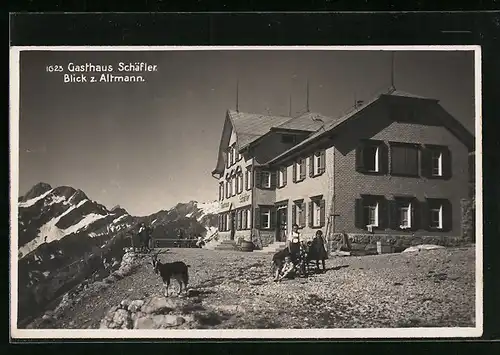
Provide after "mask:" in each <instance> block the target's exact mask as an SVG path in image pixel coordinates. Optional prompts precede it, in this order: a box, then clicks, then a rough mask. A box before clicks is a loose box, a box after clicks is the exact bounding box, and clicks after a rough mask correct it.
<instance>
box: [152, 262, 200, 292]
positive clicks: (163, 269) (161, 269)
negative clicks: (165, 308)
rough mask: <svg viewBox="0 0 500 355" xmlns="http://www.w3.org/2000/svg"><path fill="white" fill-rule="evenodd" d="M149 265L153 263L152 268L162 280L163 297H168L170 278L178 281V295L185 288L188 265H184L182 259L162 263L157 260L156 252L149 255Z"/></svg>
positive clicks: (187, 278) (187, 279)
mask: <svg viewBox="0 0 500 355" xmlns="http://www.w3.org/2000/svg"><path fill="white" fill-rule="evenodd" d="M151 265H153V270H154V272H155V273H156V274H157V275H160V276H161V278H162V281H163V287H164V288H165V297H168V287H169V286H170V279H171V278H174V279H176V280H177V282H178V283H179V292H178V293H177V294H178V295H180V294H181V292H182V291H183V286H184V291H186V290H187V285H188V282H189V274H188V268H189V267H191V266H190V265H186V264H185V263H184V262H182V261H174V262H173V263H162V262H160V260H158V254H155V255H152V256H151Z"/></svg>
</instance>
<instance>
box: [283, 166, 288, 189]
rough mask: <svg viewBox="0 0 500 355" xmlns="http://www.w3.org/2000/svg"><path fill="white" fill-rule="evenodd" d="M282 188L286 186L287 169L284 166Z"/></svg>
mask: <svg viewBox="0 0 500 355" xmlns="http://www.w3.org/2000/svg"><path fill="white" fill-rule="evenodd" d="M282 169H283V186H286V178H287V176H286V175H287V174H288V168H287V167H286V166H284V167H283V168H282Z"/></svg>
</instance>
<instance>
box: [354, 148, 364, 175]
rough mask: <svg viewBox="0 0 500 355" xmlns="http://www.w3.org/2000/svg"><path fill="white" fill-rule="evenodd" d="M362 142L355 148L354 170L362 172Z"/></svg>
mask: <svg viewBox="0 0 500 355" xmlns="http://www.w3.org/2000/svg"><path fill="white" fill-rule="evenodd" d="M363 151H364V144H361V145H360V146H358V147H357V148H356V171H359V172H364V171H365V167H364V158H363Z"/></svg>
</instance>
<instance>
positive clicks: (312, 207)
mask: <svg viewBox="0 0 500 355" xmlns="http://www.w3.org/2000/svg"><path fill="white" fill-rule="evenodd" d="M311 200H312V201H311V202H310V203H309V227H311V228H321V227H323V226H324V224H325V200H323V199H321V197H313V198H311Z"/></svg>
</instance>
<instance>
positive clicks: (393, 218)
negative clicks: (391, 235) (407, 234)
mask: <svg viewBox="0 0 500 355" xmlns="http://www.w3.org/2000/svg"><path fill="white" fill-rule="evenodd" d="M388 210H389V211H388V215H389V223H388V225H389V228H391V229H394V230H398V229H399V225H400V221H399V204H398V201H395V200H390V201H388Z"/></svg>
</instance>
